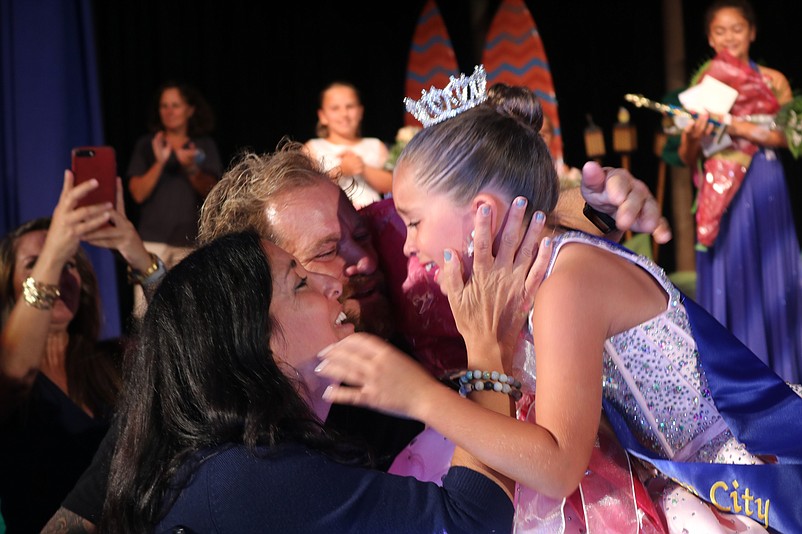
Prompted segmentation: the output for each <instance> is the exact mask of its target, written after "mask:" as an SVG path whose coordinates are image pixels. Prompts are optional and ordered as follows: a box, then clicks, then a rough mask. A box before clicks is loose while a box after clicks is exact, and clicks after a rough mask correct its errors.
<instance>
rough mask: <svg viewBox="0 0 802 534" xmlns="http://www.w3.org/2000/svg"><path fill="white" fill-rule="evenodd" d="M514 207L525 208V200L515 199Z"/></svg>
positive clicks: (522, 198)
mask: <svg viewBox="0 0 802 534" xmlns="http://www.w3.org/2000/svg"><path fill="white" fill-rule="evenodd" d="M515 205H516V206H518V207H519V208H523V207H524V206H526V198H524V197H518V198H516V199H515Z"/></svg>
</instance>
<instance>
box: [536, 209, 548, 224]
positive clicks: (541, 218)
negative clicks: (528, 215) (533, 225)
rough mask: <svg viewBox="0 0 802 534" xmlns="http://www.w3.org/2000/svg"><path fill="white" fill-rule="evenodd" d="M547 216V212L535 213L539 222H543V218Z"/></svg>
mask: <svg viewBox="0 0 802 534" xmlns="http://www.w3.org/2000/svg"><path fill="white" fill-rule="evenodd" d="M545 218H546V214H545V213H543V212H542V211H539V212H537V213H535V220H536V221H537V222H543V220H544V219H545Z"/></svg>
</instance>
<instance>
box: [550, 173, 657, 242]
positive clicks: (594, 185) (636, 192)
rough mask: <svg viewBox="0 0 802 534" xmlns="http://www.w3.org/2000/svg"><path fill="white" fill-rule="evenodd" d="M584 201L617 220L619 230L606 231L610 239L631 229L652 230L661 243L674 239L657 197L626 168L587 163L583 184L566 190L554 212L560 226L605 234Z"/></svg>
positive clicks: (649, 231) (620, 236) (616, 237)
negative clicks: (592, 217) (584, 210)
mask: <svg viewBox="0 0 802 534" xmlns="http://www.w3.org/2000/svg"><path fill="white" fill-rule="evenodd" d="M585 202H587V203H588V204H589V205H590V207H591V208H593V209H594V210H596V211H597V212H600V213H603V214H607V215H609V216H611V217H613V218H614V219H615V226H616V228H617V230H613V231H612V232H608V233H605V234H604V236H605V237H607V238H608V239H612V240H620V239H621V238H622V237H623V234H624V232H625V231H627V230H632V231H633V232H644V233H650V234H652V237H653V238H654V240H655V241H656V242H658V243H660V244H663V243H667V242H668V241H670V240H671V227H670V226H669V224H668V221H667V220H666V218H665V217H663V216H662V214H661V212H660V207H659V206H658V204H657V200H656V199H655V198H654V196H653V195H652V193H651V191H649V188H648V187H647V186H646V184H645V183H643V182H642V181H640V180H638V179H637V178H635V177H634V176H632V174H630V173H629V171H627V170H626V169H614V168H610V167H601V166H600V165H599V164H598V163H595V162H592V161H591V162H588V163H586V164H585V166H584V167H583V168H582V185H581V187H580V188H574V189H569V190H567V191H564V192H563V193H562V194H561V195H560V198H559V200H558V202H557V208H556V210H555V213H556V215H557V217H558V219H559V223H560V224H561V225H563V226H567V227H570V228H576V229H577V230H583V231H586V232H589V233H593V234H597V235H598V234H602V232H601V230H599V229H598V228H597V227H596V226H595V225H594V224H593V223H592V222H591V221H590V220H589V219H588V218H587V217H586V216H585V215H584V214H583V208H584V206H585Z"/></svg>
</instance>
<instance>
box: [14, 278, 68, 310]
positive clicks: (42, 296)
mask: <svg viewBox="0 0 802 534" xmlns="http://www.w3.org/2000/svg"><path fill="white" fill-rule="evenodd" d="M22 294H23V297H24V298H25V303H26V304H28V306H32V307H34V308H36V309H38V310H49V309H51V308H52V307H53V303H54V302H56V299H57V298H59V297H60V296H61V291H59V288H58V284H44V283H41V282H37V281H36V280H34V279H33V277H32V276H29V277H28V278H26V279H25V281H24V282H23V283H22Z"/></svg>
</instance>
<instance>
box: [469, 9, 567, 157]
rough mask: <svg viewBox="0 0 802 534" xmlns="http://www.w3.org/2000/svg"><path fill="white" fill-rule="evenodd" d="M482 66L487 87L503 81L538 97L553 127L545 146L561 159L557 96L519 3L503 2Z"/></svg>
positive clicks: (534, 33) (543, 52)
mask: <svg viewBox="0 0 802 534" xmlns="http://www.w3.org/2000/svg"><path fill="white" fill-rule="evenodd" d="M482 63H483V64H484V66H485V70H486V71H487V82H488V84H493V83H499V82H503V83H506V84H509V85H524V86H526V87H529V88H530V89H532V90H533V91H535V93H536V94H537V96H538V98H540V102H541V105H542V106H543V112H544V113H545V114H547V115H548V117H549V119H551V122H552V124H553V126H554V138H553V140H552V143H551V147H549V148H550V149H551V151H552V153H553V154H554V155H555V156H556V157H562V153H563V143H562V132H561V130H560V117H559V115H558V113H557V95H556V94H555V92H554V84H553V81H552V78H551V70H550V69H549V62H548V59H547V58H546V49H545V47H544V46H543V41H541V39H540V33H539V32H538V30H537V26H536V25H535V19H534V18H533V17H532V14H531V13H530V11H529V9H528V8H527V7H526V4H525V3H524V1H523V0H503V1H502V2H501V5H500V6H499V8H498V11H497V12H496V14H495V16H494V17H493V21H492V22H491V24H490V29H489V30H488V32H487V39H486V41H485V46H484V51H483V54H482Z"/></svg>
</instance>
